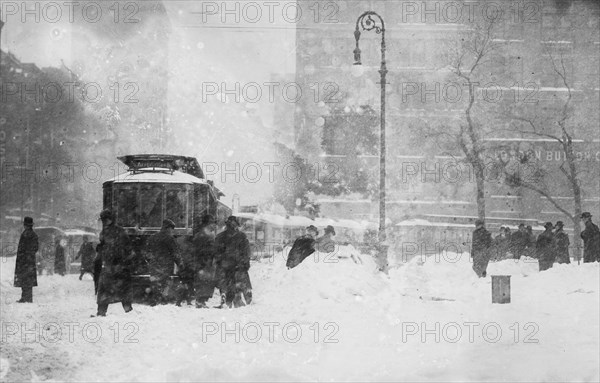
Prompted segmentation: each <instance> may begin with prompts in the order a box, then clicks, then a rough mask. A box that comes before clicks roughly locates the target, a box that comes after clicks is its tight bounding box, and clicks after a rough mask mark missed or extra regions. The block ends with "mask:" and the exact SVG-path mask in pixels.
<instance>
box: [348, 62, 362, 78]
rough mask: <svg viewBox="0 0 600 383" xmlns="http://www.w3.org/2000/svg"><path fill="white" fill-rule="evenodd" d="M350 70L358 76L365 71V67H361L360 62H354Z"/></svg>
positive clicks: (353, 74)
mask: <svg viewBox="0 0 600 383" xmlns="http://www.w3.org/2000/svg"><path fill="white" fill-rule="evenodd" d="M350 72H351V73H352V76H354V77H360V76H362V75H363V73H365V67H363V66H362V65H361V64H354V65H352V69H351V70H350Z"/></svg>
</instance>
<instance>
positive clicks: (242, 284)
mask: <svg viewBox="0 0 600 383" xmlns="http://www.w3.org/2000/svg"><path fill="white" fill-rule="evenodd" d="M250 252H251V250H250V242H249V241H248V238H247V237H246V234H244V233H242V232H241V231H238V230H229V229H228V230H225V231H224V232H222V233H219V234H218V235H217V237H216V238H215V260H216V261H215V263H216V265H217V273H216V274H217V279H218V287H219V290H221V293H223V292H225V294H226V296H227V301H228V302H230V301H232V300H233V298H234V297H235V296H237V295H239V294H247V293H248V292H251V291H252V284H251V282H250V276H249V274H248V270H249V269H250Z"/></svg>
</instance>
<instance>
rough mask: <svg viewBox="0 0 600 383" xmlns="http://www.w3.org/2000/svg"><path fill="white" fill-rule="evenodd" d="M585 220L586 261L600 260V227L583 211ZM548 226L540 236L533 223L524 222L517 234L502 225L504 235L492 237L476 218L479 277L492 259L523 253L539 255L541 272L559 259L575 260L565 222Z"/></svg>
mask: <svg viewBox="0 0 600 383" xmlns="http://www.w3.org/2000/svg"><path fill="white" fill-rule="evenodd" d="M581 219H582V220H583V223H584V225H585V229H584V230H583V231H582V232H581V239H583V243H584V249H583V262H584V263H589V262H600V230H599V229H598V226H597V225H596V224H594V223H593V222H592V215H591V214H590V213H589V212H584V213H582V214H581ZM544 229H545V230H544V232H543V233H541V234H540V235H538V236H537V238H536V237H535V235H534V234H533V230H532V228H531V226H528V227H527V228H525V225H524V224H520V225H519V230H518V231H516V232H514V233H510V229H508V228H506V227H501V228H500V231H501V232H500V234H499V235H497V236H496V237H495V238H493V239H492V235H491V233H490V232H489V231H488V230H487V229H486V228H485V222H484V221H483V220H477V221H475V231H473V237H472V247H471V257H472V258H473V270H474V271H475V273H476V274H477V275H478V276H479V277H485V276H486V269H487V265H488V263H489V261H490V259H495V260H499V259H505V258H506V257H507V256H512V258H514V259H520V258H521V257H522V256H530V257H532V258H537V260H538V264H539V270H540V271H544V270H548V269H550V268H551V267H552V266H553V265H554V263H555V262H557V263H571V258H570V255H569V245H570V241H569V236H568V235H567V233H565V231H564V224H563V222H562V221H558V222H556V225H554V224H552V222H546V224H545V225H544Z"/></svg>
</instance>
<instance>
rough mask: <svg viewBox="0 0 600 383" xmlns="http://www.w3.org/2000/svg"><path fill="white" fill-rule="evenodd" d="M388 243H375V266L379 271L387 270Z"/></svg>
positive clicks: (384, 271) (386, 271) (385, 271)
mask: <svg viewBox="0 0 600 383" xmlns="http://www.w3.org/2000/svg"><path fill="white" fill-rule="evenodd" d="M388 247H389V246H388V245H382V244H377V245H376V251H377V255H376V258H375V262H376V263H377V268H378V269H379V271H381V272H383V273H385V274H387V273H388V270H389V263H388Z"/></svg>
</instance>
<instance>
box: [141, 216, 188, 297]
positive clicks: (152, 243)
mask: <svg viewBox="0 0 600 383" xmlns="http://www.w3.org/2000/svg"><path fill="white" fill-rule="evenodd" d="M174 229H175V223H174V222H173V221H172V220H170V219H165V220H164V221H163V223H162V227H161V229H160V231H159V232H158V233H156V234H154V235H153V236H151V237H150V239H149V240H148V250H149V251H150V253H151V258H150V262H149V268H150V281H151V282H152V303H151V304H152V305H156V304H166V303H168V301H169V295H170V294H169V292H168V287H169V278H170V277H171V275H173V271H174V268H175V265H178V266H179V267H181V259H180V255H179V248H178V246H177V242H175V238H174V237H173V230H174Z"/></svg>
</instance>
